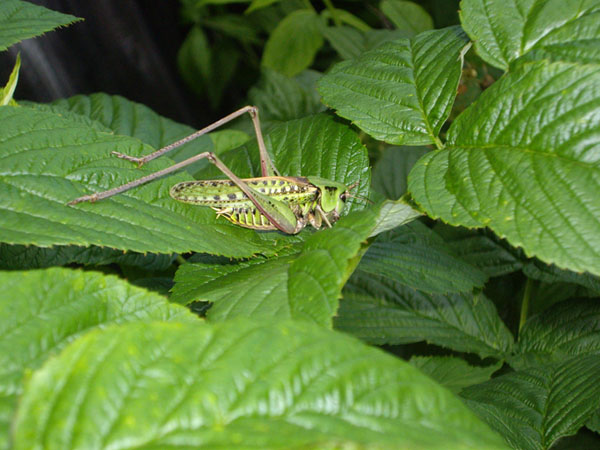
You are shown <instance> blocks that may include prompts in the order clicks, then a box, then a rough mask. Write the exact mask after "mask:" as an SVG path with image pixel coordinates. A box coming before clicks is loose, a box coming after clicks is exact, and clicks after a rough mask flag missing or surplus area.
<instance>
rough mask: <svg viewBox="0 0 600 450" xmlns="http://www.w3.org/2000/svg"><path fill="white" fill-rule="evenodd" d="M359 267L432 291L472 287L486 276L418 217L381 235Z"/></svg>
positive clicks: (456, 290) (480, 285) (477, 285)
mask: <svg viewBox="0 0 600 450" xmlns="http://www.w3.org/2000/svg"><path fill="white" fill-rule="evenodd" d="M360 269H361V270H362V271H363V272H365V273H370V274H373V275H382V276H385V277H387V278H390V279H393V280H396V281H398V282H400V283H402V284H404V285H406V286H410V287H412V288H414V289H419V290H421V291H423V292H429V293H433V294H435V293H438V294H445V293H449V292H466V291H471V290H473V289H474V288H476V287H478V288H481V287H482V286H483V284H484V283H485V281H486V280H487V275H486V274H485V273H483V272H482V271H480V270H479V269H477V268H475V267H473V266H471V265H469V264H467V263H465V262H463V261H462V260H461V259H459V258H457V257H456V256H455V255H454V254H453V252H452V250H451V249H450V248H449V247H448V246H447V245H446V244H445V243H444V241H443V240H442V239H441V238H440V236H439V235H437V234H436V233H435V232H434V231H432V230H430V229H429V228H428V227H427V226H425V225H423V224H422V223H421V222H418V221H414V222H411V223H409V224H406V225H404V226H403V227H399V228H396V229H395V230H394V231H392V232H389V233H388V234H386V235H382V236H380V237H379V238H378V239H377V240H376V241H375V242H374V243H373V244H372V245H371V246H370V247H369V250H368V251H367V253H366V254H365V256H364V257H363V259H362V261H361V264H360Z"/></svg>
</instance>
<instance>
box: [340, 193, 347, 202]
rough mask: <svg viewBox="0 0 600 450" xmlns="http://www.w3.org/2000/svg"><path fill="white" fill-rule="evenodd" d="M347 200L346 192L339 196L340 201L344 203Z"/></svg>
mask: <svg viewBox="0 0 600 450" xmlns="http://www.w3.org/2000/svg"><path fill="white" fill-rule="evenodd" d="M347 198H348V194H347V193H346V192H344V193H343V194H340V200H341V201H343V202H345V201H346V199H347Z"/></svg>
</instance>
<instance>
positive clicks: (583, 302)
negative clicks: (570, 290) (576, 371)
mask: <svg viewBox="0 0 600 450" xmlns="http://www.w3.org/2000/svg"><path fill="white" fill-rule="evenodd" d="M590 353H596V354H600V302H599V301H598V299H578V300H567V301H564V302H561V303H558V304H556V305H553V306H552V307H550V308H548V309H546V310H545V311H544V312H542V313H540V314H537V315H535V316H533V317H531V318H529V319H528V320H527V322H525V325H524V326H523V328H522V329H521V332H520V333H519V342H518V345H517V347H516V349H515V354H514V355H512V356H511V358H510V359H509V362H510V364H511V365H512V366H514V367H526V366H531V365H539V364H542V363H545V362H552V361H562V360H565V359H568V358H571V357H574V356H585V355H588V354H590Z"/></svg>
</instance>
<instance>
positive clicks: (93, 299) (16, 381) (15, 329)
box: [0, 269, 198, 448]
mask: <svg viewBox="0 0 600 450" xmlns="http://www.w3.org/2000/svg"><path fill="white" fill-rule="evenodd" d="M0 284H1V285H2V291H1V292H0V334H1V335H2V339H1V340H0V448H8V447H7V445H8V442H7V439H8V431H9V424H10V420H11V417H12V415H13V413H14V411H15V408H16V405H17V399H18V396H19V395H20V394H21V392H22V389H23V376H24V374H25V373H27V372H29V371H31V370H33V369H36V368H38V367H39V366H41V365H42V363H43V362H44V361H46V360H47V359H48V358H49V357H50V356H52V355H56V354H57V353H58V352H59V351H60V350H61V349H62V348H63V347H64V346H65V345H66V344H67V343H69V342H71V341H72V340H74V339H75V338H76V337H77V336H80V335H81V334H83V333H85V332H87V331H89V330H90V329H93V328H97V327H104V326H106V325H108V324H111V323H125V322H131V321H147V320H169V321H178V322H188V321H194V322H196V321H198V319H197V318H196V317H194V316H193V315H192V314H191V313H189V312H188V311H187V310H186V309H185V308H182V307H180V306H178V305H172V304H169V303H168V302H167V301H166V299H165V298H164V297H161V296H159V295H156V294H152V293H150V292H147V291H145V290H143V289H140V288H136V287H134V286H131V285H130V284H127V283H125V282H124V281H122V280H120V279H118V278H117V277H114V276H104V275H101V274H99V273H94V272H82V271H75V270H67V269H48V270H39V271H28V272H0Z"/></svg>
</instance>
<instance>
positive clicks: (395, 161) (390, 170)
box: [373, 147, 429, 200]
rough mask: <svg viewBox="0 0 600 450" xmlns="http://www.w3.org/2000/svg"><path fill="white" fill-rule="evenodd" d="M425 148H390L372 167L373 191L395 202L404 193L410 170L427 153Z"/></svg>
mask: <svg viewBox="0 0 600 450" xmlns="http://www.w3.org/2000/svg"><path fill="white" fill-rule="evenodd" d="M428 151H429V149H428V148H427V147H390V148H387V149H386V150H385V153H384V154H383V156H382V157H381V158H380V159H379V160H378V161H377V163H376V164H375V167H373V189H374V190H375V191H377V192H379V193H380V194H382V195H385V197H386V198H389V199H391V200H396V199H399V198H400V197H402V196H403V195H404V194H405V193H406V189H407V178H408V173H409V172H410V169H412V167H413V166H414V165H415V163H416V162H417V160H418V159H419V158H420V157H421V156H423V155H424V154H425V153H427V152H428Z"/></svg>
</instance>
